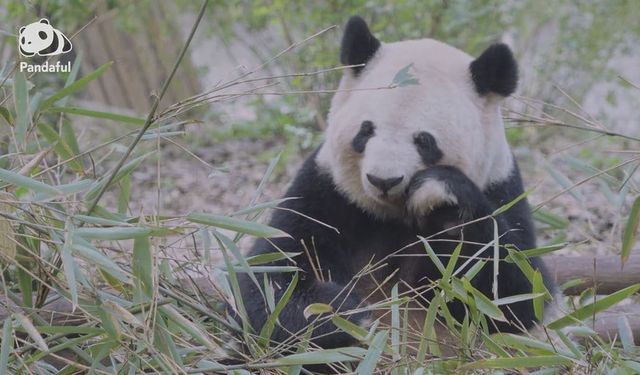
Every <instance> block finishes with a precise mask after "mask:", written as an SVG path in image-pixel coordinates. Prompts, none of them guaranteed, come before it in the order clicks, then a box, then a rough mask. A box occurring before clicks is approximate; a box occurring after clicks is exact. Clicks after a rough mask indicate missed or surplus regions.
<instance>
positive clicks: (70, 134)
mask: <svg viewBox="0 0 640 375" xmlns="http://www.w3.org/2000/svg"><path fill="white" fill-rule="evenodd" d="M62 139H64V141H65V142H66V144H68V145H69V148H71V151H72V152H73V154H74V155H78V154H79V153H80V146H79V145H78V137H76V132H75V130H73V126H72V125H71V123H70V122H69V121H63V122H62Z"/></svg>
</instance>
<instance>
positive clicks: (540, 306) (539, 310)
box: [532, 270, 547, 322]
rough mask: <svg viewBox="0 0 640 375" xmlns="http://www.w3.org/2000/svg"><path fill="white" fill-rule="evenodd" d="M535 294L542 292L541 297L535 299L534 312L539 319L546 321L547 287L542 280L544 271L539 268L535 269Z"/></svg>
mask: <svg viewBox="0 0 640 375" xmlns="http://www.w3.org/2000/svg"><path fill="white" fill-rule="evenodd" d="M532 284H533V294H541V295H540V296H539V297H536V298H534V299H533V313H534V315H535V316H536V319H538V321H540V322H542V321H544V296H545V295H546V294H547V288H545V286H544V281H543V280H542V273H540V271H539V270H535V272H534V273H533V282H532Z"/></svg>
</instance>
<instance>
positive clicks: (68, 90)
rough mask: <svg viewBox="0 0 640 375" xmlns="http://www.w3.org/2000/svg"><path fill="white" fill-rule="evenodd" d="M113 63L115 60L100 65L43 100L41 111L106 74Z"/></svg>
mask: <svg viewBox="0 0 640 375" xmlns="http://www.w3.org/2000/svg"><path fill="white" fill-rule="evenodd" d="M111 65H113V61H110V62H108V63H106V64H104V65H102V66H100V67H99V68H98V69H96V70H94V71H93V72H91V73H89V74H87V75H86V76H84V77H82V78H80V79H79V80H77V81H75V82H73V83H72V84H70V85H69V86H65V87H64V88H62V89H61V90H59V91H58V92H56V93H55V94H53V95H51V96H50V97H48V98H46V99H45V100H43V101H42V103H40V111H46V110H47V109H49V107H51V106H52V105H53V104H54V103H55V102H57V101H58V100H60V99H62V98H64V97H66V96H69V95H71V94H73V93H74V92H76V91H78V90H80V89H82V88H83V87H85V86H86V85H87V84H88V83H89V82H91V81H93V80H94V79H96V78H98V77H100V76H101V75H102V74H104V73H105V72H106V71H107V70H108V69H109V68H110V67H111Z"/></svg>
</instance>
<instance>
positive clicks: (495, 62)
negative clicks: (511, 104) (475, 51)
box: [469, 43, 518, 97]
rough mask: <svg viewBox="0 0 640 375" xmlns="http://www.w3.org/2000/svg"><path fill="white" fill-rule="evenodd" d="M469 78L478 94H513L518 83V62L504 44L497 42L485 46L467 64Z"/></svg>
mask: <svg viewBox="0 0 640 375" xmlns="http://www.w3.org/2000/svg"><path fill="white" fill-rule="evenodd" d="M469 69H470V70H471V78H472V79H473V83H474V84H475V86H476V91H477V92H478V94H480V95H486V94H488V93H496V94H499V95H502V96H505V97H506V96H509V95H511V94H513V92H514V91H515V90H516V87H517V85H518V63H517V62H516V60H515V59H514V57H513V53H512V52H511V49H509V47H508V46H507V45H506V44H502V43H497V44H494V45H492V46H490V47H489V48H487V49H486V50H485V51H484V52H482V54H481V55H480V57H478V58H477V59H475V60H473V62H472V63H471V65H470V66H469Z"/></svg>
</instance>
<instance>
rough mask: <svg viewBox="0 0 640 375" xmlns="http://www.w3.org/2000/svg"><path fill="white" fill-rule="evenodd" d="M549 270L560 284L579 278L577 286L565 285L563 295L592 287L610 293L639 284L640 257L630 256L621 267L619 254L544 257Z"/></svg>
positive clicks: (600, 292) (576, 293) (598, 292)
mask: <svg viewBox="0 0 640 375" xmlns="http://www.w3.org/2000/svg"><path fill="white" fill-rule="evenodd" d="M543 259H544V263H545V265H546V266H547V268H548V270H549V273H550V274H551V276H552V277H553V278H554V279H555V281H556V282H557V283H558V285H562V284H564V283H566V282H567V281H570V280H574V279H582V280H583V283H581V284H580V285H577V286H574V287H571V288H568V289H567V290H565V291H564V293H565V294H566V295H579V294H580V293H581V292H582V291H584V290H585V289H587V288H591V287H593V286H595V287H596V294H611V293H613V292H616V291H618V290H620V289H623V288H626V287H628V286H629V285H633V284H636V283H640V257H632V258H630V259H629V260H628V261H627V262H626V263H625V265H624V267H622V264H621V262H620V257H618V256H588V255H585V256H559V255H557V256H556V255H554V256H546V257H543Z"/></svg>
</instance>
